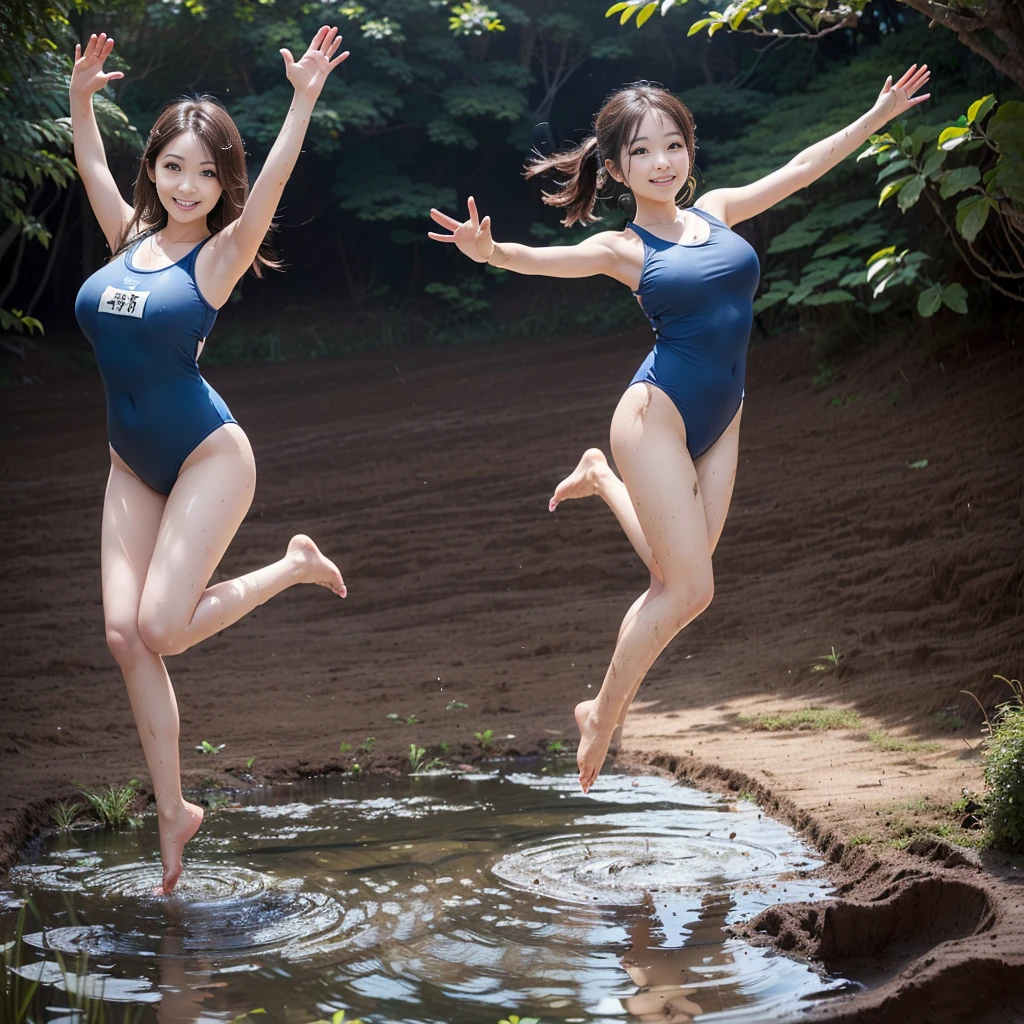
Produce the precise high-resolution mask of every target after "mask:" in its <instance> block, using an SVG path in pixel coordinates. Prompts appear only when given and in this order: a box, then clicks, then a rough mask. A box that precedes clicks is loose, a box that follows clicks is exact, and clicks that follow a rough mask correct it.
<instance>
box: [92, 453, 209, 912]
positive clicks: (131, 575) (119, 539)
mask: <svg viewBox="0 0 1024 1024" xmlns="http://www.w3.org/2000/svg"><path fill="white" fill-rule="evenodd" d="M164 501H165V499H164V497H163V495H162V494H158V493H157V492H156V491H154V490H151V489H150V488H149V487H147V486H146V485H145V484H144V483H143V482H142V481H141V480H139V478H138V477H137V476H135V474H134V473H132V472H131V471H130V470H129V469H128V467H127V466H125V465H124V463H123V462H121V460H120V459H119V458H117V456H116V455H114V456H112V465H111V468H110V479H109V480H108V481H107V493H106V497H105V499H104V502H103V531H102V542H101V575H102V580H103V617H104V620H105V623H106V629H107V644H108V646H109V647H110V650H111V653H112V654H113V655H114V657H115V658H116V659H117V663H118V664H119V665H120V667H121V672H122V674H123V675H124V681H125V685H126V687H127V689H128V698H129V700H130V701H131V706H132V713H133V714H134V716H135V724H136V726H137V728H138V730H139V739H140V740H141V741H142V749H143V751H144V753H145V755H146V764H147V765H148V767H149V775H150V778H151V780H152V784H153V793H154V796H155V798H156V809H157V819H158V822H159V831H160V859H161V861H162V862H163V868H164V874H163V885H162V886H161V888H160V889H159V890H158V891H159V892H162V893H169V892H170V891H171V890H172V889H173V888H174V886H175V884H176V883H177V881H178V877H179V875H180V874H181V855H182V851H183V849H184V848H185V844H186V843H187V842H188V841H189V840H190V839H191V838H192V836H194V835H195V833H196V831H197V830H198V829H199V826H200V824H201V823H202V820H203V810H202V808H201V807H197V806H196V805H195V804H191V803H189V802H188V801H186V800H185V799H184V798H183V797H182V795H181V774H180V769H179V762H178V705H177V702H176V701H175V699H174V689H173V687H172V686H171V680H170V678H169V677H168V675H167V669H166V668H165V667H164V662H163V659H162V658H161V657H160V656H159V655H158V654H154V653H153V651H152V650H150V648H149V647H148V646H147V645H146V644H145V643H144V642H143V639H142V637H141V635H140V634H139V602H140V601H141V599H142V588H143V586H144V584H145V579H146V572H147V571H148V569H149V562H150V558H151V556H152V553H153V545H154V544H155V543H156V537H157V531H158V530H159V528H160V519H161V516H162V515H163V509H164Z"/></svg>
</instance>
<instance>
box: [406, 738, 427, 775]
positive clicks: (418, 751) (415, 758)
mask: <svg viewBox="0 0 1024 1024" xmlns="http://www.w3.org/2000/svg"><path fill="white" fill-rule="evenodd" d="M426 756H427V751H426V749H425V748H424V747H417V746H416V744H415V743H410V744H409V764H410V766H411V767H412V773H413V775H416V774H418V773H419V770H420V765H421V764H423V759H424V758H425V757H426Z"/></svg>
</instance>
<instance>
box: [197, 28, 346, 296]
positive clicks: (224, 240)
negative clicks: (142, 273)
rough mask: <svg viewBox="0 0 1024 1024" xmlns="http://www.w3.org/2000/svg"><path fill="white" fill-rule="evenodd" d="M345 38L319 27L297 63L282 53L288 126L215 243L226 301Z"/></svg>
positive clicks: (255, 246)
mask: <svg viewBox="0 0 1024 1024" xmlns="http://www.w3.org/2000/svg"><path fill="white" fill-rule="evenodd" d="M340 46H341V36H339V35H338V30H337V28H328V27H327V26H326V25H324V26H323V28H321V29H320V31H319V32H317V34H316V35H315V36H314V37H313V41H312V42H311V43H310V44H309V49H308V50H306V52H305V53H304V54H303V55H302V57H301V58H300V59H299V60H298V61H296V60H295V59H294V57H292V55H291V51H290V50H282V51H281V56H282V57H283V58H284V65H285V72H286V74H287V75H288V81H289V82H291V83H292V85H293V86H294V88H295V95H294V97H293V99H292V103H291V106H290V107H289V108H288V113H287V114H286V115H285V119H284V124H283V125H282V126H281V131H280V132H279V133H278V136H277V140H276V141H275V142H274V145H273V147H272V148H271V150H270V153H269V155H268V156H267V161H266V163H265V164H264V165H263V170H262V171H260V176H259V177H258V178H257V179H256V183H255V184H254V185H253V187H252V191H251V192H250V193H249V198H248V199H247V200H246V203H245V208H244V209H243V210H242V214H241V216H240V217H239V218H238V220H236V221H233V222H232V223H231V224H229V225H228V226H227V227H226V228H225V229H224V230H223V231H222V232H220V235H219V236H218V237H217V239H216V240H215V241H216V246H217V249H216V270H215V275H216V282H215V287H214V290H215V291H225V290H226V293H225V296H224V297H225V299H226V298H227V295H229V294H230V293H231V289H232V288H234V286H235V284H236V283H237V281H238V279H239V278H240V277H241V276H242V275H243V274H244V273H245V272H246V270H247V269H248V268H249V267H250V266H252V262H253V260H255V259H256V253H257V252H259V248H260V245H262V244H263V240H264V238H266V235H267V231H268V230H269V229H270V224H271V221H272V220H273V219H274V214H275V213H276V212H277V204H278V203H279V202H280V201H281V194H282V193H283V192H284V186H285V183H286V182H287V181H288V178H289V177H290V176H291V173H292V169H293V168H294V167H295V161H296V160H297V159H298V156H299V150H300V149H301V148H302V141H303V139H304V138H305V137H306V128H307V127H308V126H309V119H310V115H311V114H312V112H313V107H314V105H315V104H316V101H317V98H318V97H319V95H320V90H321V89H322V88H323V86H324V82H325V81H327V76H328V75H329V74H330V73H331V71H332V70H333V69H334V68H336V67H337V66H338V65H339V64H340V63H341V62H342V61H343V60H345V58H346V57H348V53H349V52H348V50H346V51H345V52H344V53H341V54H338V56H337V57H335V56H334V55H335V53H337V51H338V48H339V47H340Z"/></svg>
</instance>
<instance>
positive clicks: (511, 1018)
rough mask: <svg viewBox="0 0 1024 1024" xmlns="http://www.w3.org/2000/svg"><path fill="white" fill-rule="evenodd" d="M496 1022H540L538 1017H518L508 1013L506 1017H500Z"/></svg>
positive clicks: (521, 1023)
mask: <svg viewBox="0 0 1024 1024" xmlns="http://www.w3.org/2000/svg"><path fill="white" fill-rule="evenodd" d="M498 1024H540V1017H520V1016H518V1015H517V1014H514V1013H510V1014H509V1015H508V1016H507V1017H502V1018H501V1020H499V1021H498Z"/></svg>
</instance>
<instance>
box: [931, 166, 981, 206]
mask: <svg viewBox="0 0 1024 1024" xmlns="http://www.w3.org/2000/svg"><path fill="white" fill-rule="evenodd" d="M980 179H981V171H980V170H979V169H978V168H977V167H976V166H975V165H974V164H968V165H967V166H966V167H957V168H955V169H954V170H952V171H947V172H946V173H945V174H943V175H942V178H941V181H942V184H941V185H940V186H939V195H940V196H942V198H943V199H948V198H949V197H950V196H955V195H956V194H957V192H962V191H963V190H964V189H965V188H968V187H970V186H971V185H976V184H977V183H978V181H979V180H980Z"/></svg>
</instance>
